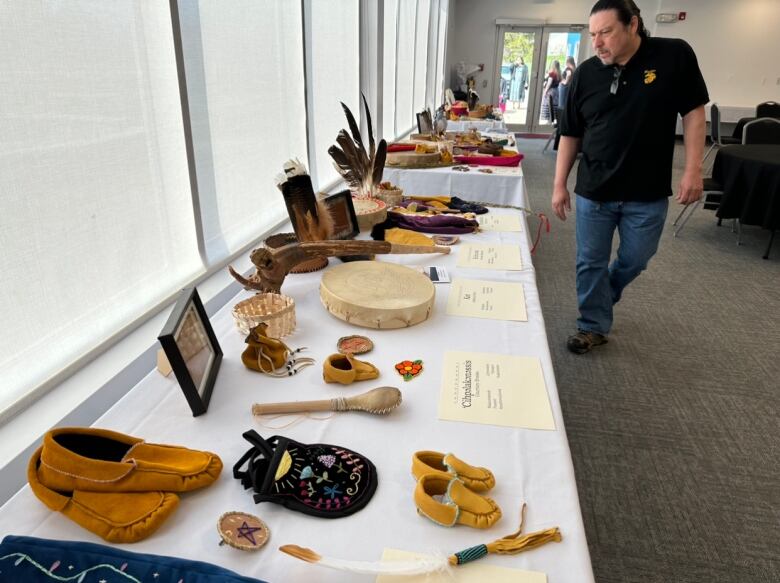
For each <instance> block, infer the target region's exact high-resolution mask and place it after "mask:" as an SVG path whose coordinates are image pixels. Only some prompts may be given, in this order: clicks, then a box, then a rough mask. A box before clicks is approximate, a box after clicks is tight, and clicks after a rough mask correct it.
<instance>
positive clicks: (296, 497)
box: [233, 430, 377, 518]
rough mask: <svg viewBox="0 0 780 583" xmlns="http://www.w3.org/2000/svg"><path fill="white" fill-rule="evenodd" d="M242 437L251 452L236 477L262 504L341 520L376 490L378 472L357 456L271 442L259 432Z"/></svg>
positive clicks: (342, 450)
mask: <svg viewBox="0 0 780 583" xmlns="http://www.w3.org/2000/svg"><path fill="white" fill-rule="evenodd" d="M243 435H244V439H246V440H247V441H248V442H249V443H251V444H252V448H251V449H249V450H248V451H247V452H246V453H245V454H244V455H243V456H241V459H239V460H238V462H236V464H235V465H234V466H233V477H234V478H236V479H237V480H240V481H241V484H242V485H243V486H244V488H245V489H249V488H251V489H252V490H253V491H254V499H255V502H257V503H259V502H274V503H276V504H281V505H282V506H285V507H287V508H289V509H290V510H297V511H298V512H303V513H305V514H310V515H312V516H318V517H320V518H341V517H343V516H349V515H350V514H354V513H355V512H357V511H359V510H361V509H362V508H363V507H364V506H365V505H366V504H368V502H369V500H371V497H372V496H373V495H374V492H375V491H376V487H377V473H376V467H375V466H374V464H373V463H371V461H370V460H369V459H368V458H366V457H365V456H364V455H362V454H359V453H357V452H355V451H352V450H350V449H347V448H345V447H339V446H336V445H328V444H325V443H315V444H311V445H306V444H303V443H299V442H297V441H294V440H292V439H288V438H286V437H282V436H279V435H274V436H273V437H271V438H270V439H268V440H266V439H263V438H262V437H261V436H260V435H259V434H258V433H257V432H256V431H254V430H249V431H247V432H246V433H244V434H243ZM244 465H246V469H243V470H242V469H241V468H242V467H243V466H244Z"/></svg>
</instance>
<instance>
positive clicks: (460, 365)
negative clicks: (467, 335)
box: [439, 352, 555, 431]
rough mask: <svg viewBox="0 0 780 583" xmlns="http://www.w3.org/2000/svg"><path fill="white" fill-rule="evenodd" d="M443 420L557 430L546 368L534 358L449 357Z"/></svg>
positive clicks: (454, 354) (441, 401) (442, 395)
mask: <svg viewBox="0 0 780 583" xmlns="http://www.w3.org/2000/svg"><path fill="white" fill-rule="evenodd" d="M439 418H440V419H446V420H449V421H465V422H467V423H482V424H484V425H503V426H506V427H524V428H526V429H547V430H550V431H553V430H555V420H554V419H553V414H552V409H551V408H550V399H549V398H548V397H547V387H546V385H545V383H544V375H543V374H542V365H541V363H540V362H539V359H538V358H536V357H533V356H510V355H508V354H491V353H486V352H446V353H444V368H443V379H442V385H441V393H440V395H439Z"/></svg>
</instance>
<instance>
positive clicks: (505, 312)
mask: <svg viewBox="0 0 780 583" xmlns="http://www.w3.org/2000/svg"><path fill="white" fill-rule="evenodd" d="M447 314H449V315H450V316H470V317H472V318H489V319H492V320H516V321H519V322H527V321H528V313H527V312H526V309H525V292H524V291H523V284H522V283H512V282H503V281H483V280H479V279H458V278H456V279H453V280H452V284H451V285H450V295H449V297H448V298H447Z"/></svg>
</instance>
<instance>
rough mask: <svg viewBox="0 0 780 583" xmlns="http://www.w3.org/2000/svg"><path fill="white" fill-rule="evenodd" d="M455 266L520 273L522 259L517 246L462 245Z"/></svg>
mask: <svg viewBox="0 0 780 583" xmlns="http://www.w3.org/2000/svg"><path fill="white" fill-rule="evenodd" d="M457 266H458V267H476V268H479V269H505V270H507V271H520V270H521V269H523V258H522V257H521V256H520V246H519V245H479V244H463V245H461V246H460V248H459V249H458V265H457Z"/></svg>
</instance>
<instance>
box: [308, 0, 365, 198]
mask: <svg viewBox="0 0 780 583" xmlns="http://www.w3.org/2000/svg"><path fill="white" fill-rule="evenodd" d="M307 17H308V18H307V24H306V28H307V41H309V45H310V46H308V47H307V50H306V52H307V65H308V66H307V72H308V80H309V83H310V85H309V87H308V100H309V116H310V118H309V141H310V146H311V150H310V152H311V162H312V171H313V175H314V179H315V184H318V185H319V187H321V188H324V187H325V186H327V185H328V184H329V183H332V182H334V181H335V180H337V179H338V177H339V175H338V173H337V172H336V169H335V168H334V167H333V162H332V158H331V157H330V154H328V148H329V147H330V146H331V145H332V144H335V143H336V136H337V135H338V133H339V130H340V129H342V128H345V127H346V125H347V122H346V119H345V117H344V113H343V110H342V108H341V105H340V103H339V102H344V104H345V105H346V106H347V107H349V109H350V110H351V111H352V113H353V114H354V115H355V119H356V120H357V121H358V123H360V101H359V99H360V36H359V35H360V29H359V26H360V12H359V10H358V0H333V1H330V2H321V1H314V0H308V2H307Z"/></svg>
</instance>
